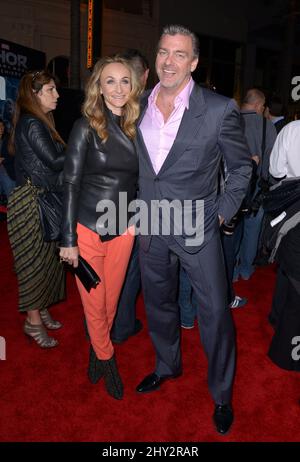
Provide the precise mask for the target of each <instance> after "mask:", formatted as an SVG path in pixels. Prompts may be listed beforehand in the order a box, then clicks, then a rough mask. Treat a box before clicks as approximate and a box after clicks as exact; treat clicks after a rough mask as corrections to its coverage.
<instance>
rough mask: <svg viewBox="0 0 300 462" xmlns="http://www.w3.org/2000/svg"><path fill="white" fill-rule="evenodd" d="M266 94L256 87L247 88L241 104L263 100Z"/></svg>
mask: <svg viewBox="0 0 300 462" xmlns="http://www.w3.org/2000/svg"><path fill="white" fill-rule="evenodd" d="M265 100H266V96H265V94H264V92H262V91H261V90H259V89H258V88H249V90H248V91H247V92H246V94H245V96H244V98H243V101H242V104H255V103H257V102H258V101H265Z"/></svg>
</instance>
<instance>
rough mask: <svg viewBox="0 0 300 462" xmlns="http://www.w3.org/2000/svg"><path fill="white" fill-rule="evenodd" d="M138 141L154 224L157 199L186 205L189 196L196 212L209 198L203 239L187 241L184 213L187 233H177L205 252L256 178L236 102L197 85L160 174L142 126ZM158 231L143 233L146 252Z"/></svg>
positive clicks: (142, 188)
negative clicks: (222, 176)
mask: <svg viewBox="0 0 300 462" xmlns="http://www.w3.org/2000/svg"><path fill="white" fill-rule="evenodd" d="M144 99H145V101H144V107H143V103H142V111H141V117H140V120H142V118H143V115H144V113H145V111H146V108H147V104H148V97H147V96H146V97H145V98H144ZM136 144H137V150H138V154H139V198H140V199H141V200H142V201H144V202H145V203H146V204H147V205H148V213H149V215H148V219H149V222H151V219H152V221H153V220H154V217H153V215H154V212H153V210H155V207H154V208H152V211H151V201H152V202H153V200H154V201H161V200H163V199H165V200H167V201H173V200H174V199H177V200H179V201H180V202H181V203H182V204H183V201H185V200H189V201H190V203H191V204H192V211H193V214H194V213H195V211H196V204H197V203H196V201H197V200H198V201H203V202H201V203H202V204H203V205H204V217H203V229H204V239H203V242H202V241H201V242H198V241H199V239H197V240H195V241H194V243H193V244H192V245H191V244H190V243H189V244H187V237H188V234H189V233H187V232H186V229H185V226H184V223H183V221H184V212H182V214H181V218H179V220H180V219H181V220H182V223H181V225H182V228H183V229H182V233H181V234H180V235H176V232H171V234H173V235H174V238H175V239H176V240H177V242H178V243H179V244H180V245H181V246H182V247H183V248H184V250H186V251H187V252H188V253H195V252H197V251H199V250H200V248H201V247H202V246H203V245H205V243H206V242H208V240H209V239H210V238H211V237H212V236H213V235H214V233H215V232H217V231H218V228H219V220H218V214H219V215H221V216H223V217H224V218H225V221H229V220H230V219H231V218H232V217H233V215H234V214H235V213H236V212H237V210H238V208H239V206H240V204H241V202H242V199H243V197H244V195H245V193H246V190H247V186H248V183H249V179H250V176H251V169H252V167H251V159H250V153H249V150H248V147H247V143H246V140H245V137H244V134H243V131H242V127H241V122H240V113H239V109H238V107H237V105H236V103H235V102H234V100H231V99H229V98H226V97H224V96H221V95H218V94H216V93H214V92H211V91H209V90H206V89H203V88H201V87H199V86H198V85H195V86H194V89H193V91H192V93H191V96H190V101H189V109H188V110H187V109H186V110H185V112H184V114H183V117H182V120H181V124H180V127H179V130H178V133H177V136H176V139H175V141H174V143H173V146H172V148H171V149H170V152H169V154H168V156H167V158H166V160H165V162H164V164H163V165H162V167H161V169H160V171H159V172H158V174H156V173H155V171H154V169H153V166H152V163H151V160H150V157H149V154H148V151H147V148H146V146H145V143H144V140H143V136H142V133H141V131H140V129H139V128H138V135H137V140H136ZM222 158H223V160H224V162H225V163H226V169H227V175H228V177H227V182H226V188H225V191H224V192H223V193H222V194H220V193H219V173H220V164H221V161H222ZM201 203H199V204H201ZM198 212H199V210H198ZM200 213H201V210H200ZM171 215H172V214H171ZM194 219H195V216H194ZM176 220H177V222H178V215H176V217H175V218H174V221H175V222H176ZM177 224H178V223H177ZM200 226H201V225H200ZM179 229H180V228H179ZM153 234H154V233H153V231H151V229H150V230H149V233H148V235H145V236H141V237H140V243H141V246H142V248H143V249H144V250H145V251H147V249H148V248H149V245H150V241H151V235H153ZM189 242H191V241H189Z"/></svg>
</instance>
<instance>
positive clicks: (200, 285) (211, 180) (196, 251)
mask: <svg viewBox="0 0 300 462" xmlns="http://www.w3.org/2000/svg"><path fill="white" fill-rule="evenodd" d="M198 53H199V48H198V40H197V37H196V36H195V35H194V34H193V33H192V32H191V31H189V30H188V29H186V28H184V27H182V26H177V25H173V26H168V27H166V28H165V29H164V30H163V33H162V36H161V38H160V41H159V45H158V51H157V58H156V72H157V74H158V77H159V80H160V82H159V83H158V84H157V86H156V87H155V88H154V90H153V91H152V92H151V94H150V96H149V98H147V100H146V101H145V107H144V109H143V111H142V114H141V118H140V124H139V133H138V137H137V148H138V152H139V159H140V180H139V187H140V199H141V200H142V201H143V202H144V203H146V204H147V205H148V210H149V211H150V212H148V213H149V214H150V216H149V218H150V223H151V225H152V231H150V232H149V233H148V235H141V236H140V264H141V272H142V285H143V292H144V300H145V306H146V311H147V319H148V327H149V333H150V336H151V339H152V342H153V345H154V348H155V352H156V367H155V371H154V372H153V373H151V374H150V375H147V376H146V377H145V378H144V380H143V381H142V382H141V383H140V384H139V385H138V386H137V391H138V392H139V393H147V392H148V393H149V392H151V391H154V390H156V389H158V388H159V387H160V386H161V384H162V383H164V382H165V381H166V379H169V378H176V377H178V376H179V375H180V374H181V372H182V365H181V352H180V320H179V310H178V304H177V285H178V261H180V263H181V265H182V266H183V268H184V269H185V271H186V272H187V274H188V276H189V279H190V281H191V284H192V286H193V289H194V292H195V295H196V298H197V301H198V306H199V308H198V319H199V321H200V322H199V324H200V332H201V338H202V342H203V345H204V349H205V352H206V355H207V358H208V385H209V390H210V392H211V395H212V397H213V400H214V402H215V410H214V414H213V419H214V423H215V426H216V429H217V431H218V432H219V433H222V434H225V433H226V432H227V431H228V430H229V428H230V426H231V424H232V422H233V411H232V407H231V397H232V384H233V377H234V370H235V335H234V326H233V322H232V318H231V314H230V310H229V308H228V304H227V296H226V277H225V270H224V259H223V253H222V247H221V243H220V233H219V226H220V224H222V223H223V222H224V221H225V222H227V221H229V220H230V219H231V218H232V216H233V215H234V214H235V213H236V212H237V210H238V208H239V206H240V204H241V201H242V199H243V197H244V195H245V192H246V190H247V186H248V182H249V179H250V175H251V160H250V155H249V152H248V148H247V145H246V142H245V139H244V135H243V133H242V129H241V126H240V114H239V111H238V108H237V106H236V104H235V103H234V101H233V100H230V99H228V98H225V97H223V96H220V95H217V94H216V93H213V92H211V91H209V90H206V89H202V88H200V87H199V86H198V85H196V84H195V83H194V81H193V79H192V78H191V72H193V71H194V70H195V68H196V66H197V63H198ZM222 158H224V161H225V162H226V168H227V172H228V179H227V182H226V190H225V192H224V193H223V194H222V195H219V193H218V191H219V171H220V163H221V160H222ZM162 200H164V201H165V202H164V204H166V203H171V202H172V201H173V200H176V201H177V210H176V211H175V212H174V215H175V218H174V219H173V221H172V218H171V220H170V222H171V225H174V227H175V228H176V230H177V231H178V226H179V225H180V223H179V222H180V221H181V222H182V221H183V222H184V218H185V217H186V216H188V217H190V215H193V220H194V221H193V223H194V222H195V221H196V223H198V228H197V229H196V230H195V233H196V235H195V236H193V237H191V235H192V234H191V232H190V229H186V227H185V226H183V230H182V232H181V234H179V233H178V232H177V231H176V230H174V229H173V228H172V226H171V229H173V231H171V232H170V233H164V232H163V227H164V225H165V223H164V222H163V221H164V220H163V219H162V214H163V210H160V215H159V219H158V229H159V232H157V223H153V222H154V221H155V219H154V216H153V215H154V214H152V215H151V213H152V212H153V211H155V210H156V212H157V207H155V206H153V204H155V203H156V204H157V201H162ZM184 201H189V204H190V208H189V210H185V204H186V203H187V202H184ZM178 202H179V203H180V204H182V206H183V208H182V210H181V216H180V217H179V219H178V213H177V212H178V210H179V209H180V207H178ZM151 206H152V208H151ZM162 208H163V207H162ZM176 214H177V215H176ZM156 216H157V214H156ZM176 216H177V218H176ZM197 220H198V221H197ZM190 228H191V227H190ZM153 229H156V231H155V232H153ZM201 230H202V231H203V236H202V235H201V234H202V233H201ZM144 234H145V233H144ZM202 237H203V239H202Z"/></svg>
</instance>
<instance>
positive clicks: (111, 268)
mask: <svg viewBox="0 0 300 462" xmlns="http://www.w3.org/2000/svg"><path fill="white" fill-rule="evenodd" d="M139 94H140V87H139V84H138V80H137V77H136V75H135V73H134V71H133V69H132V68H131V67H130V65H129V64H128V63H127V61H125V60H124V59H122V58H120V57H113V58H103V59H101V60H100V61H98V62H97V64H96V65H95V67H94V70H93V72H92V75H91V77H90V80H89V82H88V84H87V88H86V98H85V102H84V104H83V117H82V118H81V119H79V120H78V121H77V122H76V123H75V124H74V127H73V130H72V132H71V135H70V139H69V143H68V148H67V154H66V163H65V170H64V175H65V180H64V182H65V199H64V214H63V229H62V242H61V245H62V247H61V251H60V256H61V259H62V260H64V261H67V262H68V263H69V264H71V265H73V266H74V267H77V265H78V255H79V254H80V255H81V256H82V257H83V258H85V260H87V262H88V263H89V264H90V265H91V266H92V267H93V268H94V270H95V271H96V272H97V273H98V275H99V276H100V278H101V283H100V284H99V285H98V286H97V288H96V289H92V290H91V292H90V293H88V292H87V291H86V290H85V288H84V287H83V285H82V284H81V282H80V281H79V280H78V279H77V286H78V289H79V292H80V296H81V300H82V304H83V308H84V313H85V317H86V322H87V327H88V331H89V335H90V339H91V347H90V362H89V369H88V375H89V378H90V380H91V382H92V383H97V382H98V380H99V379H100V378H101V377H104V381H105V385H106V389H107V391H108V393H109V394H110V395H111V396H113V397H114V398H115V399H121V398H122V397H123V384H122V381H121V378H120V375H119V373H118V369H117V365H116V360H115V356H114V349H113V345H112V342H111V340H110V330H111V327H112V323H113V320H114V317H115V313H116V309H117V303H118V298H119V295H120V291H121V288H122V285H123V281H124V278H125V273H126V269H127V264H128V260H129V257H130V253H131V250H132V245H133V239H134V236H133V235H132V233H130V232H128V230H127V223H128V218H129V217H128V216H126V225H125V227H123V228H121V229H120V226H119V224H120V223H119V222H118V217H119V193H120V192H123V193H126V194H127V200H128V203H129V202H130V201H132V200H133V199H134V198H135V196H136V187H137V178H138V159H137V155H136V151H135V147H134V144H133V139H134V137H135V132H136V128H135V122H136V120H137V118H138V115H139V104H138V96H139ZM101 200H110V201H112V203H113V204H114V205H115V208H116V214H115V217H114V218H115V221H114V223H113V224H112V225H113V226H112V230H111V232H110V233H109V234H106V235H103V233H100V234H101V235H99V233H98V232H99V231H100V228H101V226H100V228H99V221H98V225H97V226H96V223H97V220H99V219H101V213H99V212H97V211H96V208H97V204H98V203H99V201H101ZM98 210H99V208H98ZM123 211H124V210H122V212H123Z"/></svg>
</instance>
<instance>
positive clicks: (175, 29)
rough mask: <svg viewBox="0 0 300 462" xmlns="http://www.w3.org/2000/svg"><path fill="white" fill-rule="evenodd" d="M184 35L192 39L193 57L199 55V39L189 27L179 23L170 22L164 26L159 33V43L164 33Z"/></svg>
mask: <svg viewBox="0 0 300 462" xmlns="http://www.w3.org/2000/svg"><path fill="white" fill-rule="evenodd" d="M177 34H179V35H185V36H187V37H191V40H192V46H193V53H194V58H198V57H199V39H198V37H197V35H196V34H194V32H192V31H191V30H190V29H188V28H187V27H184V26H181V25H180V24H170V25H168V26H165V27H164V28H163V31H162V33H161V36H160V39H159V42H158V46H159V43H160V41H161V39H162V37H163V36H164V35H177Z"/></svg>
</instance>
